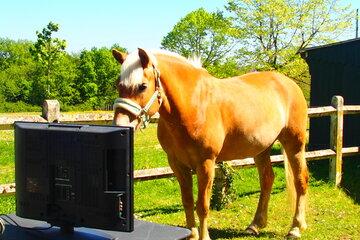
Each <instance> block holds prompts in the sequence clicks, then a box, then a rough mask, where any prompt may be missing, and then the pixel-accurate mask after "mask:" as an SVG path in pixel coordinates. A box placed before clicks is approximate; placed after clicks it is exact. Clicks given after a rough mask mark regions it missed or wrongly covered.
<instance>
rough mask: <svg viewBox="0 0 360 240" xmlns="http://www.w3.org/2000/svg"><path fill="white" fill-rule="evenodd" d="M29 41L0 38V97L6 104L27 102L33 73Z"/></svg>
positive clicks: (33, 65)
mask: <svg viewBox="0 0 360 240" xmlns="http://www.w3.org/2000/svg"><path fill="white" fill-rule="evenodd" d="M31 44H32V43H31V42H30V41H24V40H19V41H14V40H10V39H3V38H0V85H1V88H0V95H2V96H3V98H4V100H5V101H7V102H18V101H23V102H28V101H29V97H30V92H31V77H32V75H33V73H34V68H35V62H34V61H33V59H32V57H31V55H30V53H29V47H30V46H31Z"/></svg>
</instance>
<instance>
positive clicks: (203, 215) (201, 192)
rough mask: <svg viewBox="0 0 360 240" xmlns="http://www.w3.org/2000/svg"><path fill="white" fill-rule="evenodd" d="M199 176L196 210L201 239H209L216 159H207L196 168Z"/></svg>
mask: <svg viewBox="0 0 360 240" xmlns="http://www.w3.org/2000/svg"><path fill="white" fill-rule="evenodd" d="M196 174H197V177H198V200H197V204H196V212H197V214H198V216H199V220H200V239H201V240H209V239H210V236H209V231H208V225H207V220H208V218H209V211H210V210H209V209H210V197H211V189H212V184H213V180H214V175H215V161H214V160H213V159H207V160H205V161H204V162H202V163H201V164H200V165H199V166H198V167H197V168H196Z"/></svg>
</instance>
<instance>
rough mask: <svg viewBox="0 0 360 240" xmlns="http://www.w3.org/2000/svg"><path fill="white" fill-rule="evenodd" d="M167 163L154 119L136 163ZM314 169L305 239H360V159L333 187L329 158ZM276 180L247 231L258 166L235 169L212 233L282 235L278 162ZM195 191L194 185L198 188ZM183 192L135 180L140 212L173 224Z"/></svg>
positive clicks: (6, 161)
mask: <svg viewBox="0 0 360 240" xmlns="http://www.w3.org/2000/svg"><path fill="white" fill-rule="evenodd" d="M12 134H13V133H12V131H0V139H1V141H0V182H1V183H4V182H12V181H13V179H14V176H13V139H12ZM160 166H167V161H166V157H165V154H164V153H163V151H162V150H161V148H160V146H159V143H158V142H157V140H156V126H155V125H151V126H150V128H149V129H146V130H145V131H144V132H138V133H137V134H136V138H135V168H136V169H144V168H153V167H160ZM309 168H310V172H311V181H310V190H309V199H308V209H307V214H308V218H307V220H308V225H309V228H308V230H307V231H305V232H304V233H303V239H341V240H345V239H360V206H359V203H360V159H359V157H357V158H355V159H346V160H345V161H344V175H343V179H344V181H343V185H342V188H340V189H334V188H333V187H332V186H331V185H330V184H328V183H327V180H328V179H327V169H328V162H327V161H321V162H310V163H309ZM274 171H275V174H276V180H275V184H274V188H273V193H272V196H271V200H270V206H269V224H268V226H267V227H266V228H265V229H264V230H263V231H262V233H261V234H260V236H259V237H256V238H254V237H251V236H247V235H246V234H245V233H244V231H243V230H244V229H245V227H246V226H247V225H248V224H249V223H250V221H251V220H252V217H253V214H254V212H255V209H256V204H257V200H258V197H259V184H258V176H257V171H256V169H255V168H247V169H240V170H236V173H235V176H234V178H235V181H234V190H233V191H234V201H233V202H232V203H230V204H229V205H228V206H227V207H226V208H225V209H223V210H221V211H212V212H211V218H210V222H209V224H210V235H211V237H212V239H234V240H235V239H283V237H284V235H285V234H286V232H287V230H288V229H289V227H290V223H291V216H290V214H289V212H288V207H287V206H288V205H287V200H286V199H287V193H286V191H285V181H284V169H283V167H282V166H275V167H274ZM195 191H196V189H195ZM180 199H181V198H180V192H179V187H178V184H177V181H176V180H175V179H174V178H168V179H160V180H152V181H145V182H136V183H135V215H136V217H137V218H140V219H146V220H149V221H153V222H158V223H165V224H170V225H178V226H184V225H185V219H184V211H183V209H182V205H181V200H180ZM14 205H15V199H14V196H2V197H0V213H9V212H14V211H15V206H14Z"/></svg>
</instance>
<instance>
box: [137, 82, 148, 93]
mask: <svg viewBox="0 0 360 240" xmlns="http://www.w3.org/2000/svg"><path fill="white" fill-rule="evenodd" d="M146 88H147V84H146V83H142V84H140V85H139V88H138V90H139V92H143V91H145V90H146Z"/></svg>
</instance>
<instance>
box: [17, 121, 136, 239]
mask: <svg viewBox="0 0 360 240" xmlns="http://www.w3.org/2000/svg"><path fill="white" fill-rule="evenodd" d="M14 129H15V181H16V214H17V215H18V216H19V217H23V218H30V219H36V220H42V221H47V222H48V223H50V224H52V225H55V226H60V227H62V228H64V229H65V228H69V227H70V228H72V227H91V228H99V229H106V230H114V231H126V232H130V231H133V228H134V219H133V202H134V201H133V129H132V128H128V127H117V126H94V125H70V124H49V123H30V122H16V123H15V128H14Z"/></svg>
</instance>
